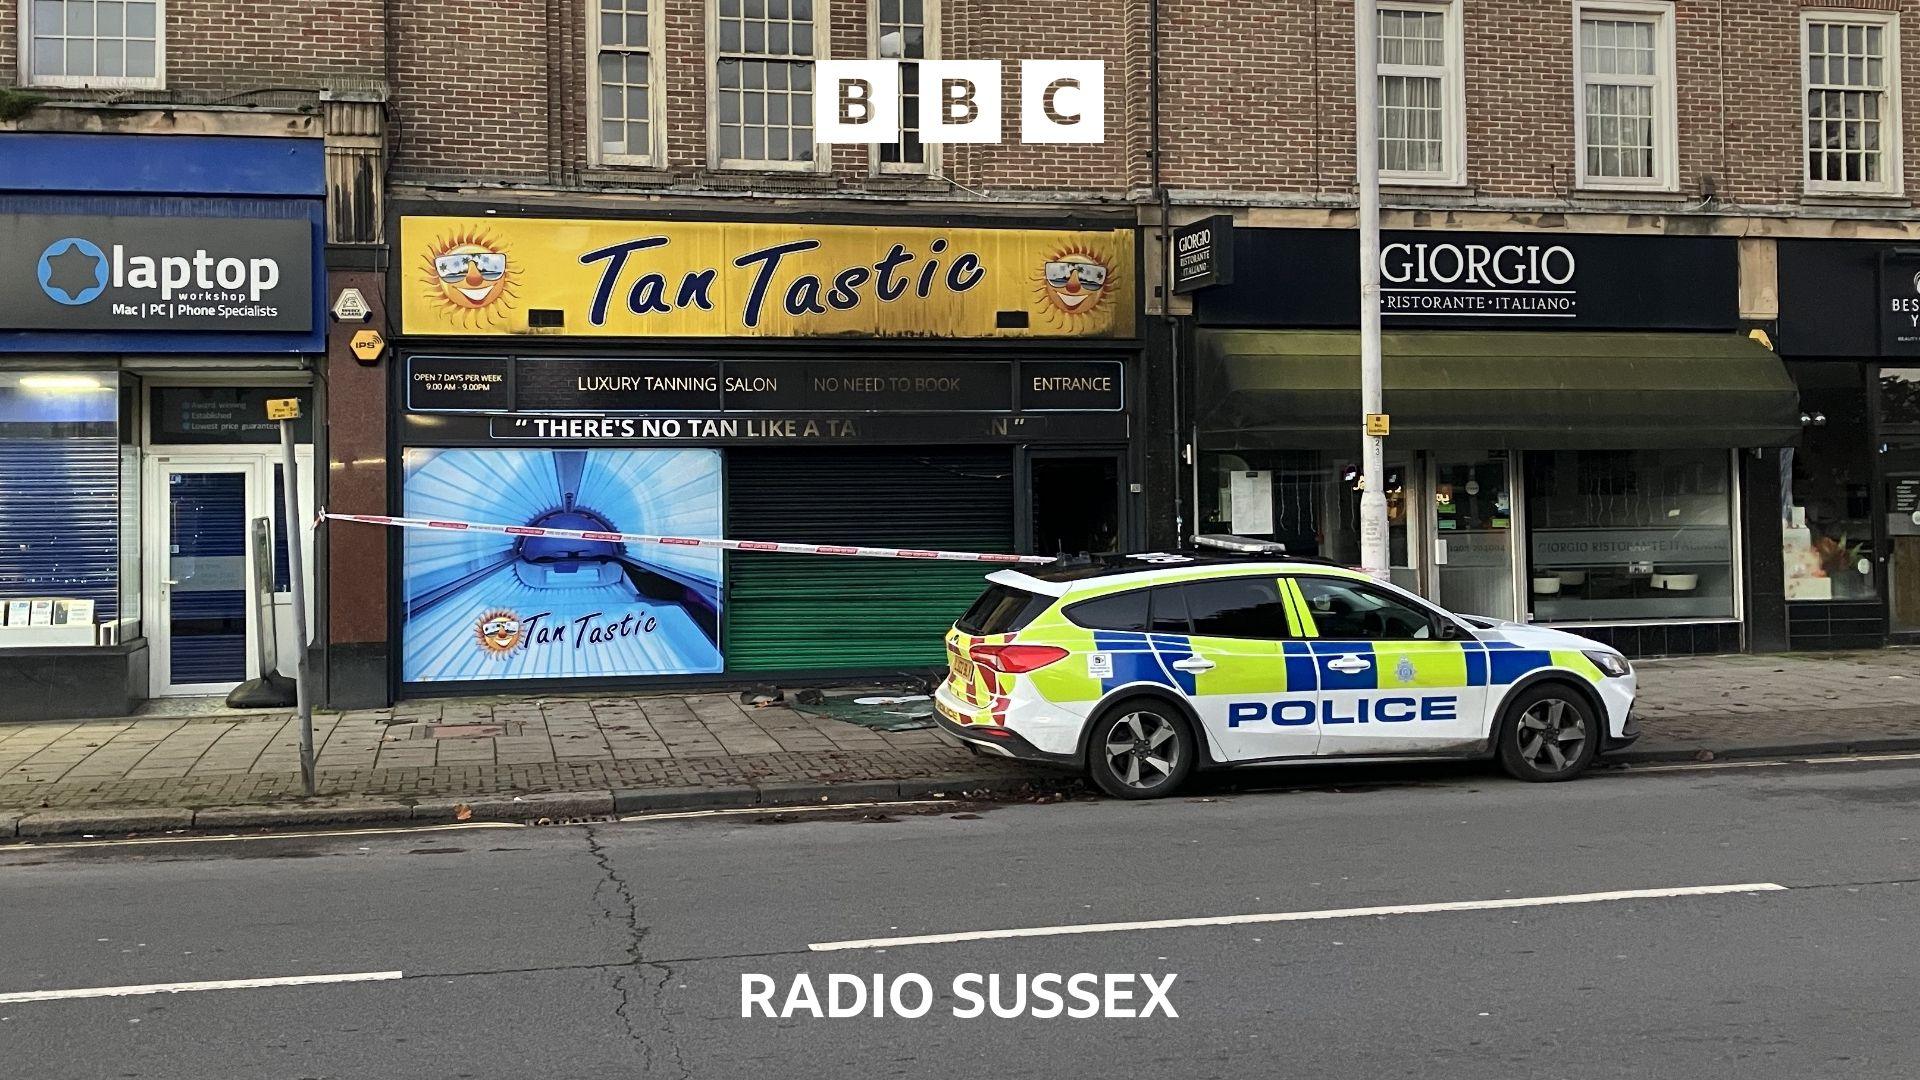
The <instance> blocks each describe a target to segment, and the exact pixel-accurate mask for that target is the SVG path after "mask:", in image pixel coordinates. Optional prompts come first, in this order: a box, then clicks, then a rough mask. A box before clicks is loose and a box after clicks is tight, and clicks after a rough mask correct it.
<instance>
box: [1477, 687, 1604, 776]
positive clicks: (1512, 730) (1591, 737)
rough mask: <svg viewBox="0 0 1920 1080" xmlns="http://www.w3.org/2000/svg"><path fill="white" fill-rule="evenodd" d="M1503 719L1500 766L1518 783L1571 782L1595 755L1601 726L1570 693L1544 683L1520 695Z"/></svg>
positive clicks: (1565, 689)
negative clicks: (1505, 721) (1504, 723)
mask: <svg viewBox="0 0 1920 1080" xmlns="http://www.w3.org/2000/svg"><path fill="white" fill-rule="evenodd" d="M1507 716H1508V720H1507V723H1506V725H1505V726H1504V728H1503V729H1502V731H1501V736H1500V764H1501V766H1502V767H1503V768H1505V769H1506V771H1507V773H1508V774H1509V775H1511V776H1513V777H1515V778H1516V779H1520V780H1529V781H1547V780H1571V779H1573V778H1574V777H1576V776H1579V775H1580V774H1581V773H1583V772H1586V771H1587V766H1589V765H1592V764H1593V759H1594V755H1595V754H1597V753H1598V752H1599V749H1600V723H1599V721H1598V720H1597V719H1596V718H1595V716H1594V712H1593V707H1592V706H1590V705H1588V704H1587V702H1586V701H1585V700H1584V699H1582V698H1581V696H1580V695H1579V693H1577V692H1576V691H1574V690H1571V689H1568V688H1565V687H1561V686H1555V685H1547V686H1539V687H1535V688H1534V689H1532V690H1527V691H1523V692H1522V693H1521V695H1520V696H1519V697H1518V698H1517V699H1516V700H1515V701H1514V703H1513V706H1512V708H1510V709H1509V710H1508V712H1507Z"/></svg>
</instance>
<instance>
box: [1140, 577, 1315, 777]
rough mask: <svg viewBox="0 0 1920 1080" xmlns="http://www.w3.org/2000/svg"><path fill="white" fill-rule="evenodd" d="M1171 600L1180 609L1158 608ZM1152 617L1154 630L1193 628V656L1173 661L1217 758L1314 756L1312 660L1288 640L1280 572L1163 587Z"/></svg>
mask: <svg viewBox="0 0 1920 1080" xmlns="http://www.w3.org/2000/svg"><path fill="white" fill-rule="evenodd" d="M1169 600H1170V601H1173V602H1174V603H1176V604H1184V606H1185V610H1184V611H1163V609H1167V608H1171V607H1173V604H1169V603H1166V602H1165V601H1169ZM1169 615H1172V616H1173V618H1172V620H1171V621H1169V619H1168V616H1169ZM1153 618H1154V630H1155V631H1160V632H1164V631H1165V630H1175V629H1177V627H1179V626H1181V625H1184V626H1188V627H1190V628H1191V629H1190V631H1189V636H1188V637H1187V638H1186V642H1187V650H1188V652H1190V654H1191V655H1188V656H1185V657H1181V658H1178V659H1176V660H1174V661H1173V662H1172V663H1171V665H1170V667H1171V668H1172V670H1173V671H1174V672H1175V673H1176V674H1175V679H1176V681H1177V682H1178V683H1179V684H1180V689H1181V690H1182V691H1184V692H1185V693H1186V694H1187V699H1188V700H1189V701H1191V702H1192V703H1193V708H1194V711H1195V712H1197V713H1198V714H1199V715H1200V722H1201V723H1202V724H1204V725H1205V726H1206V729H1207V738H1208V741H1209V743H1210V744H1211V746H1212V748H1213V752H1214V756H1215V758H1216V759H1217V760H1221V761H1259V760H1264V759H1267V758H1289V757H1311V756H1312V755H1313V754H1314V752H1315V751H1316V750H1317V749H1318V748H1319V744H1320V721H1319V716H1318V714H1317V711H1316V709H1317V706H1318V699H1319V691H1318V687H1317V686H1316V685H1315V682H1314V668H1313V659H1312V657H1311V656H1309V655H1308V654H1307V649H1306V646H1305V644H1304V643H1302V642H1299V641H1294V640H1289V639H1291V638H1292V637H1294V636H1295V635H1294V630H1293V621H1292V620H1291V619H1289V618H1288V615H1287V606H1286V602H1285V601H1284V600H1283V599H1282V598H1281V593H1280V580H1279V578H1278V577H1274V576H1265V575H1262V576H1257V577H1256V576H1235V577H1221V578H1214V579H1211V580H1207V581H1192V582H1188V583H1186V584H1185V585H1170V586H1162V587H1160V588H1157V589H1155V590H1154V591H1153ZM1172 640H1176V641H1177V640H1179V639H1178V638H1174V639H1172Z"/></svg>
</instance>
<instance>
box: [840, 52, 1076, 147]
mask: <svg viewBox="0 0 1920 1080" xmlns="http://www.w3.org/2000/svg"><path fill="white" fill-rule="evenodd" d="M911 62H912V63H913V64H915V65H916V66H917V67H918V68H919V69H920V130H919V132H918V136H919V139H920V141H921V142H926V143H997V142H1000V141H1001V132H1000V101H1001V98H1000V61H998V60H915V61H911ZM900 64H901V62H900V61H898V60H817V61H815V62H814V88H815V89H814V95H813V132H814V141H815V142H821V143H833V144H862V143H893V142H899V141H900ZM1106 68H1107V65H1106V63H1105V61H1101V60H1022V61H1020V141H1021V142H1027V143H1097V142H1102V141H1104V140H1105V139H1106V137H1107V127H1106V105H1107V85H1106Z"/></svg>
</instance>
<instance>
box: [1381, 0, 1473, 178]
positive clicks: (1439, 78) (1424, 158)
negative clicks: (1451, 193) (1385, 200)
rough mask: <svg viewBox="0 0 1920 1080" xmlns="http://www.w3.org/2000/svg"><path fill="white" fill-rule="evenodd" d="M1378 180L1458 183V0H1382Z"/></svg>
mask: <svg viewBox="0 0 1920 1080" xmlns="http://www.w3.org/2000/svg"><path fill="white" fill-rule="evenodd" d="M1377 18H1378V26H1379V34H1378V38H1377V40H1378V49H1379V52H1378V53H1377V55H1376V61H1375V70H1376V71H1377V72H1378V73H1379V77H1380V104H1379V115H1380V136H1379V137H1380V179H1382V180H1385V181H1387V182H1389V183H1398V184H1463V183H1465V182H1466V173H1467V148H1466V123H1465V119H1466V80H1465V76H1464V72H1465V68H1466V60H1465V51H1464V50H1465V46H1464V43H1463V41H1462V38H1461V32H1460V4H1459V0H1432V2H1430V0H1422V2H1419V3H1414V2H1405V3H1402V2H1397V0H1387V2H1383V3H1381V4H1380V8H1379V13H1378V16H1377Z"/></svg>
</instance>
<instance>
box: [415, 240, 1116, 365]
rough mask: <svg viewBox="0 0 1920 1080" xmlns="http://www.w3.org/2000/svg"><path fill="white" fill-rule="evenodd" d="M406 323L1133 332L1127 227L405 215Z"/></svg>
mask: <svg viewBox="0 0 1920 1080" xmlns="http://www.w3.org/2000/svg"><path fill="white" fill-rule="evenodd" d="M400 249H401V254H400V259H401V266H400V273H401V289H402V299H401V322H402V327H403V329H404V331H405V332H406V333H408V334H429V335H454V336H464V337H472V336H498V335H508V334H527V333H530V332H531V333H535V334H559V335H567V336H601V337H742V336H744V337H830V336H869V337H980V338H993V337H1008V338H1034V337H1095V338H1124V337H1131V336H1133V332H1134V303H1135V301H1134V296H1135V294H1134V283H1133V262H1134V259H1133V233H1132V232H1131V231H1128V230H1120V229H1116V230H1111V231H1099V232H1071V231H1055V230H1023V229H939V228H918V227H916V228H892V227H872V226H859V225H801V224H764V223H739V222H677V221H581V220H567V219H549V218H538V219H501V218H452V217H408V218H403V219H401V223H400Z"/></svg>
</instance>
